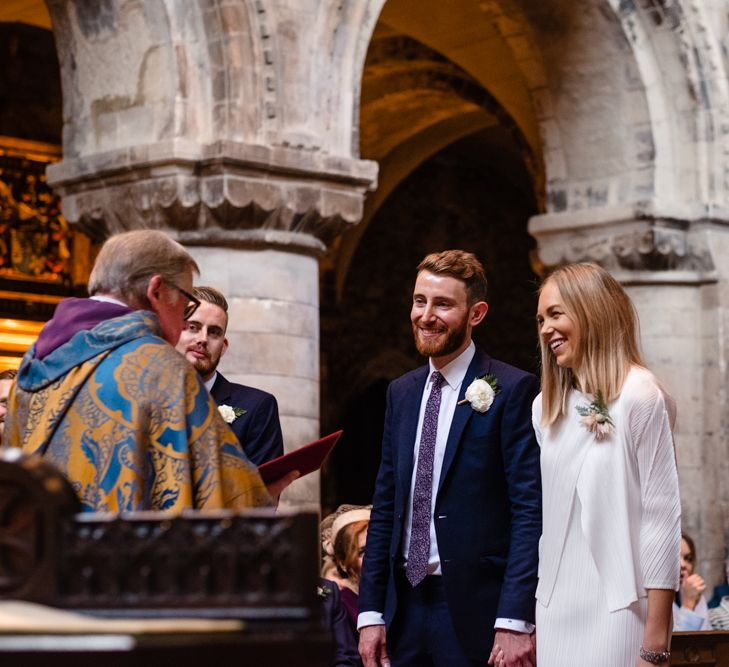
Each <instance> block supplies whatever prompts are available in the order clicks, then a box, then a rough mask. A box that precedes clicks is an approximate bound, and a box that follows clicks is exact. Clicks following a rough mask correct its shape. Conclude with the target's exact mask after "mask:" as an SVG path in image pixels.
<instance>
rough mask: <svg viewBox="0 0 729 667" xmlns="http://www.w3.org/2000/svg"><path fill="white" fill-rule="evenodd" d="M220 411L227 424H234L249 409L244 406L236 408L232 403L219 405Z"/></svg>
mask: <svg viewBox="0 0 729 667" xmlns="http://www.w3.org/2000/svg"><path fill="white" fill-rule="evenodd" d="M218 412H220V416H221V417H222V418H223V421H224V422H225V423H226V424H232V423H233V422H234V421H235V420H236V419H238V417H240V416H241V415H244V414H245V413H246V412H248V411H247V410H244V409H243V408H234V407H233V406H232V405H219V406H218Z"/></svg>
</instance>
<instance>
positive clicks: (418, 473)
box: [358, 250, 541, 667]
mask: <svg viewBox="0 0 729 667" xmlns="http://www.w3.org/2000/svg"><path fill="white" fill-rule="evenodd" d="M487 310H488V305H487V303H486V277H485V274H484V270H483V267H482V266H481V263H480V262H479V261H478V259H476V257H475V256H474V255H472V254H471V253H467V252H464V251H462V250H448V251H445V252H441V253H437V254H432V255H428V256H427V257H426V258H425V259H424V260H423V261H422V262H421V263H420V265H419V266H418V273H417V278H416V281H415V289H414V292H413V303H412V309H411V313H410V320H411V322H412V328H413V335H414V337H415V346H416V347H417V349H418V351H419V352H420V353H421V354H422V355H423V356H425V357H428V364H427V365H426V366H423V367H421V368H419V369H417V370H415V371H412V372H410V373H407V374H406V375H403V376H402V377H400V378H398V379H397V380H395V381H394V382H393V383H392V384H391V385H390V387H389V389H388V392H387V411H386V415H385V429H384V437H383V442H382V461H381V465H380V471H379V473H378V477H377V483H376V486H375V494H374V498H373V508H372V514H371V517H370V523H369V526H368V531H367V544H366V546H365V556H364V565H363V570H362V581H361V583H360V591H359V612H360V613H359V619H358V627H359V629H360V653H361V655H362V658H363V660H364V664H365V666H366V667H374V666H375V665H390V664H392V665H393V667H397V666H406V665H408V666H412V665H418V666H425V665H436V666H439V667H440V666H443V667H445V666H448V667H457V666H458V667H460V666H461V665H463V666H466V665H484V664H485V663H486V661H487V660H488V661H489V663H490V664H496V665H497V666H499V667H528V666H532V665H534V664H535V656H534V649H533V642H532V637H531V633H532V632H533V630H534V626H533V625H532V624H533V622H534V593H535V588H536V584H537V560H538V557H537V547H538V542H539V536H540V534H541V481H540V472H539V448H538V445H537V442H536V439H535V437H534V432H533V430H532V425H531V405H532V401H533V400H534V397H535V396H536V395H537V393H538V391H539V385H538V382H537V379H536V377H534V376H533V375H531V374H529V373H526V372H524V371H521V370H518V369H517V368H514V367H513V366H509V365H507V364H505V363H503V362H500V361H497V360H496V359H492V358H491V357H489V356H488V355H487V354H486V353H485V352H484V351H483V350H481V349H480V348H478V347H476V346H475V345H474V343H473V341H472V340H471V333H472V330H473V328H474V327H476V326H478V325H479V324H480V323H481V322H482V321H483V319H484V317H485V316H486V312H487Z"/></svg>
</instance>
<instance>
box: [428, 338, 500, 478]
mask: <svg viewBox="0 0 729 667" xmlns="http://www.w3.org/2000/svg"><path fill="white" fill-rule="evenodd" d="M490 371H491V357H489V356H488V355H487V354H485V353H483V352H481V350H479V349H478V348H476V354H475V355H474V357H473V359H472V360H471V363H470V364H469V366H468V370H467V371H466V375H465V376H464V378H463V382H462V383H461V389H460V391H459V392H458V402H459V403H460V402H461V401H462V400H463V399H464V398H465V396H466V389H468V385H470V384H471V382H473V381H474V380H475V379H476V378H477V377H481V376H482V375H486V373H489V372H490ZM472 416H473V408H472V407H471V404H470V403H465V404H463V405H456V410H455V412H454V413H453V421H452V422H451V430H450V431H449V432H448V440H447V442H446V448H445V454H444V455H443V467H442V468H441V471H440V479H439V480H438V491H440V489H441V487H442V486H443V480H444V479H445V478H446V475H447V474H448V470H449V468H450V467H451V464H452V463H453V459H454V457H455V455H456V452H457V451H458V447H459V445H460V444H461V437H462V436H463V431H464V429H465V428H466V424H468V421H469V420H470V419H471V417H472Z"/></svg>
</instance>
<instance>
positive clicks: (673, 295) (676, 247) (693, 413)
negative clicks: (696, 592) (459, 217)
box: [530, 204, 729, 582]
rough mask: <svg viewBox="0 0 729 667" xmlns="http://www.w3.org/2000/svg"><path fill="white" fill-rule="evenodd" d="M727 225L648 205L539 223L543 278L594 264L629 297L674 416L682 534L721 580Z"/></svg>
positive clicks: (712, 577) (719, 218) (707, 214)
mask: <svg viewBox="0 0 729 667" xmlns="http://www.w3.org/2000/svg"><path fill="white" fill-rule="evenodd" d="M727 222H729V220H727V218H726V217H725V216H723V215H721V212H720V211H716V210H714V209H709V208H708V207H701V206H696V207H686V208H681V209H671V210H656V209H655V207H654V206H653V205H650V204H646V205H644V206H621V207H613V208H610V209H599V210H593V211H580V212H574V213H561V214H547V215H541V216H536V217H535V218H533V219H532V220H531V221H530V231H531V233H532V234H533V235H534V236H535V237H536V238H537V239H538V242H539V257H540V259H541V261H542V262H543V263H544V265H546V266H545V268H548V267H549V266H556V265H559V264H563V263H567V262H575V261H594V262H597V263H599V264H601V265H602V266H604V267H605V268H606V269H608V270H609V271H610V272H611V273H612V274H613V275H614V276H615V277H616V278H617V279H619V280H620V281H621V282H622V283H623V284H624V285H625V287H626V289H627V291H628V293H629V294H630V296H631V298H632V299H633V302H634V303H635V306H636V309H637V311H638V315H639V318H640V330H641V346H642V352H643V355H644V359H645V361H646V364H647V365H648V366H649V368H650V369H651V370H652V371H653V372H654V373H655V374H656V375H657V376H658V377H659V378H660V379H661V381H662V382H663V383H664V384H665V386H666V388H667V389H668V391H669V392H670V393H671V395H672V396H673V397H674V399H675V400H676V403H677V407H678V417H677V423H676V429H675V431H674V434H675V443H676V456H677V461H678V470H679V481H680V484H681V500H682V513H683V517H682V524H683V529H684V530H685V531H686V532H687V533H689V534H690V535H692V537H694V539H696V541H697V542H698V543H700V544H701V545H702V548H701V551H700V553H699V558H700V562H699V565H698V567H697V570H698V571H699V572H701V574H702V575H703V576H704V577H705V578H706V579H707V581H710V582H712V581H718V580H720V579H721V577H722V576H723V575H722V572H723V565H722V563H723V558H724V555H725V548H726V545H725V535H726V532H725V528H726V526H727V522H728V520H729V489H728V488H727V485H726V483H725V480H726V479H727V473H729V456H728V454H729V414H728V413H727V405H728V403H727V398H728V396H727V387H729V382H728V380H729V368H728V366H727V359H728V358H729V337H728V336H727V335H726V333H725V332H726V331H727V324H729V267H727V266H726V262H725V261H721V258H722V257H727V256H729V255H728V254H727V253H729V225H728V224H727Z"/></svg>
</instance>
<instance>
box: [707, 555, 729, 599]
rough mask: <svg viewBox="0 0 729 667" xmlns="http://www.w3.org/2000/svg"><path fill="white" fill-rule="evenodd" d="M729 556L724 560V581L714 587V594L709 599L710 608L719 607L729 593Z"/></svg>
mask: <svg viewBox="0 0 729 667" xmlns="http://www.w3.org/2000/svg"><path fill="white" fill-rule="evenodd" d="M727 582H729V556H727V559H726V560H725V561H724V583H723V584H719V585H718V586H715V587H714V594H713V595H712V596H711V600H709V609H713V608H714V607H718V606H719V605H720V604H721V601H722V599H723V598H724V597H726V596H728V595H729V583H727Z"/></svg>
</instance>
